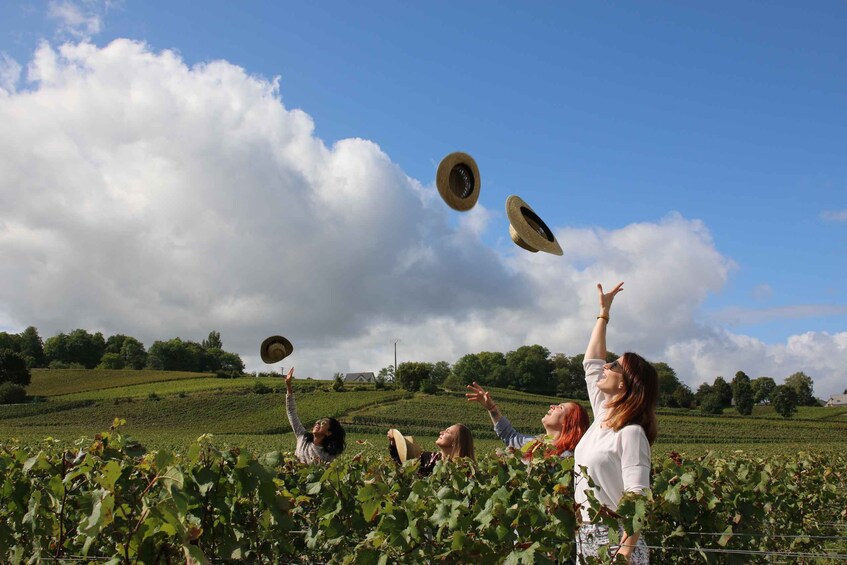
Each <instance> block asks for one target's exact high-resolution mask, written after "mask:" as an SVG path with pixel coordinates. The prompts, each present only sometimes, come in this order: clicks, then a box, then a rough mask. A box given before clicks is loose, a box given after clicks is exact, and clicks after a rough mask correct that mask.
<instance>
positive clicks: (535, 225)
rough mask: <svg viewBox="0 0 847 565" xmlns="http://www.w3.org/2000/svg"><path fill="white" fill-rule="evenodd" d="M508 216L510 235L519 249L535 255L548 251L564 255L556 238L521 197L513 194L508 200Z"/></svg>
mask: <svg viewBox="0 0 847 565" xmlns="http://www.w3.org/2000/svg"><path fill="white" fill-rule="evenodd" d="M506 215H507V216H509V235H511V236H512V241H514V242H515V243H516V244H517V245H518V246H519V247H523V248H524V249H526V250H527V251H531V252H533V253H535V252H537V251H546V252H547V253H552V254H553V255H562V248H561V247H559V242H558V241H556V236H554V235H553V232H552V231H550V228H548V227H547V224H545V223H544V221H543V220H542V219H541V218H539V217H538V214H536V213H535V212H534V211H533V210H532V208H530V207H529V204H527V203H526V202H524V201H523V200H521V198H520V197H519V196H515V195H514V194H513V195H512V196H510V197H509V198H507V199H506Z"/></svg>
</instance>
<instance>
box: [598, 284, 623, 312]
mask: <svg viewBox="0 0 847 565" xmlns="http://www.w3.org/2000/svg"><path fill="white" fill-rule="evenodd" d="M619 292H623V283H622V282H621V283H618V286H616V287H615V288H613V289H612V290H611V291H609V292H606V293H604V292H603V285H602V284H600V283H597V294H599V295H600V311H601V312H603V313H606V314H608V313H609V310H610V309H611V308H612V301H613V300H614V299H615V296H616V295H617V294H618V293H619Z"/></svg>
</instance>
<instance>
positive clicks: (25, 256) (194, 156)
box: [0, 40, 845, 393]
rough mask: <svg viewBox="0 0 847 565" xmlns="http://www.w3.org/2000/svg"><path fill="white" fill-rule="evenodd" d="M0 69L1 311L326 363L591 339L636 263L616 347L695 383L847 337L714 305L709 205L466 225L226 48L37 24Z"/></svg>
mask: <svg viewBox="0 0 847 565" xmlns="http://www.w3.org/2000/svg"><path fill="white" fill-rule="evenodd" d="M3 68H4V69H5V71H4V72H3V73H2V80H0V88H2V90H0V122H2V123H3V124H4V127H3V128H2V129H0V209H2V211H3V212H2V216H0V277H2V280H3V281H4V282H3V285H0V316H2V320H0V325H4V326H7V327H9V328H20V329H22V328H23V327H25V326H27V325H35V326H36V327H38V328H39V330H40V332H41V334H42V336H44V337H47V336H50V335H54V334H55V333H57V332H59V331H69V330H72V329H74V328H77V327H83V328H86V329H89V330H100V331H102V332H104V334H106V335H109V334H111V333H118V332H120V333H126V334H130V335H134V336H136V337H138V338H139V339H141V340H142V341H144V342H145V343H146V344H147V345H148V346H149V345H150V344H151V343H152V341H153V340H155V339H167V338H170V337H174V336H180V337H183V338H186V339H195V340H199V339H202V338H203V337H205V336H206V334H207V333H208V332H209V331H210V330H212V329H215V330H218V331H220V332H221V333H222V336H223V338H224V344H225V346H226V347H227V349H230V350H234V351H237V352H239V353H241V354H242V355H243V356H244V357H245V360H246V361H248V365H249V366H250V367H251V368H260V365H259V364H258V360H257V351H256V349H257V347H258V344H259V343H260V342H261V340H262V339H263V338H264V337H266V336H268V335H271V334H275V333H283V334H285V335H287V336H288V337H289V338H291V339H292V340H293V341H294V343H295V346H296V347H297V351H296V353H295V356H294V357H293V358H292V360H291V362H293V363H296V364H297V366H298V369H299V371H300V373H301V375H303V376H317V377H328V376H330V375H331V374H332V373H333V372H335V371H347V370H378V369H379V368H380V367H382V366H385V365H387V364H389V363H391V362H393V346H392V344H391V341H392V340H393V339H394V338H398V337H399V338H400V339H401V342H400V344H399V345H398V353H399V356H400V360H401V361H402V360H403V359H416V360H440V359H443V360H447V361H450V362H452V361H455V360H456V359H457V358H458V357H459V356H461V355H463V354H465V353H468V352H473V351H481V350H484V349H488V350H499V351H508V350H510V349H514V348H516V347H519V346H520V345H522V344H525V343H540V344H542V345H545V346H546V347H548V348H550V349H551V350H552V351H560V352H564V353H567V354H574V353H578V352H580V351H581V350H582V348H583V347H584V345H585V340H586V338H587V334H588V331H589V329H590V327H591V323H592V322H593V320H594V315H595V312H596V308H597V306H596V291H595V290H594V284H595V283H596V282H597V281H603V282H604V283H607V284H613V283H614V282H616V281H618V280H625V281H626V290H625V292H624V294H623V295H621V298H620V300H619V303H618V304H616V306H615V310H614V313H613V322H612V326H611V328H612V329H611V331H610V347H611V348H613V349H615V350H616V351H623V350H625V349H632V350H637V351H642V352H644V353H645V354H646V355H648V356H651V357H652V358H654V359H660V358H661V359H666V360H667V361H668V362H670V363H671V364H672V365H674V366H676V367H677V368H678V370H679V372H680V376H681V377H683V378H684V379H685V380H688V381H689V382H691V383H692V384H696V383H697V382H700V381H702V380H711V379H713V378H714V376H715V374H726V373H728V372H729V370H732V371H735V370H738V369H739V368H742V369H743V368H744V366H745V365H744V363H745V362H746V361H747V360H748V359H761V358H762V356H764V357H765V358H768V359H771V360H772V361H773V363H774V364H777V363H780V364H782V366H783V367H784V370H783V371H782V372H783V373H785V374H786V375H787V374H790V372H792V370H799V369H804V370H807V371H808V372H810V373H813V374H812V376H813V377H815V378H816V380H817V379H819V378H821V377H824V376H825V375H824V374H825V373H826V372H827V371H829V370H831V369H833V367H829V366H828V365H827V361H825V359H826V358H827V357H829V358H832V357H833V356H834V354H835V353H838V352H841V353H842V358H843V350H844V341H845V338H844V336H843V335H842V334H838V335H835V336H829V335H824V334H806V335H804V336H796V337H794V338H791V340H789V341H788V342H787V343H785V344H781V345H765V344H762V343H759V342H757V341H756V340H753V339H751V338H744V337H743V336H735V335H732V334H729V333H726V332H725V331H723V330H721V329H720V328H719V327H717V326H716V325H715V322H714V321H711V322H710V321H709V320H708V319H707V318H706V319H704V318H703V315H702V305H703V302H704V300H705V298H706V297H707V296H708V295H709V294H710V293H714V292H718V291H720V289H721V288H722V287H723V285H724V284H725V283H726V281H727V279H728V277H729V276H730V274H731V272H732V270H733V268H734V264H733V262H732V261H731V260H730V259H729V258H726V257H724V256H723V255H722V254H721V253H720V252H719V251H718V250H717V249H716V248H715V246H714V243H713V241H712V238H711V235H710V233H709V230H708V228H707V226H705V225H703V224H702V223H701V222H699V221H697V220H692V219H688V218H684V217H682V216H679V215H677V214H674V213H670V214H669V215H668V216H667V217H666V218H663V219H660V220H658V221H655V222H642V223H635V224H632V225H629V226H626V227H624V228H622V229H618V230H605V229H602V228H600V227H597V228H589V229H573V228H567V227H558V228H555V231H556V233H557V237H558V238H559V239H560V241H561V243H562V246H563V248H564V249H565V256H564V258H556V257H552V256H549V255H542V254H539V255H531V254H528V253H526V252H524V251H521V250H519V249H518V248H516V247H512V246H508V247H505V248H499V247H494V248H492V247H491V246H489V245H487V244H485V243H484V241H483V237H484V235H485V234H486V232H487V230H489V229H491V228H490V226H491V225H492V223H494V222H500V223H501V224H502V215H500V214H499V213H495V212H493V211H491V210H488V209H486V208H485V207H484V206H483V204H480V205H478V206H477V208H476V209H475V210H474V211H473V212H472V213H470V214H469V215H465V216H463V217H462V218H461V219H460V221H459V222H458V224H457V225H453V224H451V222H450V218H451V214H452V212H450V211H449V210H448V209H447V208H446V206H444V205H443V203H441V201H440V199H438V197H437V195H436V194H435V190H434V188H433V186H432V185H431V181H430V179H426V180H425V183H424V184H422V183H421V182H420V181H419V180H416V179H413V178H409V177H408V176H407V175H406V174H404V172H403V171H402V170H400V168H399V167H397V165H395V164H394V163H393V162H392V161H391V159H390V157H389V156H388V155H386V154H385V153H384V152H383V151H382V150H381V149H380V148H379V146H378V145H377V144H376V143H374V142H373V141H369V140H364V139H345V140H341V141H338V142H336V143H334V144H332V145H327V144H326V143H325V142H324V141H322V140H321V139H319V138H317V137H316V136H315V133H314V124H313V122H312V119H311V117H310V116H309V115H308V114H307V113H306V112H304V111H302V110H297V109H291V108H287V107H286V106H285V104H284V97H283V96H282V92H283V91H284V85H282V84H280V83H279V82H278V81H269V80H266V79H264V78H262V77H256V76H251V75H250V74H249V73H248V72H247V71H245V70H244V69H242V68H240V67H237V66H234V65H231V64H229V63H227V62H225V61H214V62H208V63H204V64H200V65H195V66H188V65H187V64H186V63H185V62H184V61H182V60H181V58H180V57H179V56H178V55H177V54H175V53H173V52H170V51H162V52H155V51H153V50H151V49H150V48H149V47H148V46H146V45H144V44H142V43H138V42H134V41H129V40H117V41H114V42H112V43H110V44H109V45H106V46H104V47H97V46H95V45H93V44H91V43H88V42H86V41H83V42H80V43H68V44H65V45H62V46H61V47H58V48H55V47H53V46H51V45H49V44H46V43H45V44H42V45H41V46H40V47H39V48H38V49H37V51H36V53H35V54H34V56H33V59H32V61H31V62H30V63H29V65H28V68H27V70H26V73H25V77H26V80H27V81H28V82H26V83H24V84H23V85H21V84H20V83H19V79H18V76H19V74H20V67H19V66H18V64H17V63H16V62H14V61H10V60H5V61H4V65H3ZM483 203H484V198H483ZM498 208H499V207H498ZM725 367H729V369H725ZM795 367H796V369H795ZM745 370H746V369H745ZM815 371H817V372H818V374H814V372H815ZM773 374H775V373H773ZM827 386H830V385H829V384H828V385H827ZM818 392H819V393H821V392H822V391H821V390H820V387H819V389H818ZM839 392H840V391H839Z"/></svg>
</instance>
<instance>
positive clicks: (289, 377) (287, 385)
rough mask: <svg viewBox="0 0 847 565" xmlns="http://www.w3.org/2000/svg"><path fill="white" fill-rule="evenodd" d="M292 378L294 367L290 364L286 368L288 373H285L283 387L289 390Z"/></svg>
mask: <svg viewBox="0 0 847 565" xmlns="http://www.w3.org/2000/svg"><path fill="white" fill-rule="evenodd" d="M293 380H294V367H293V366H292V367H291V368H290V369H288V374H287V375H285V388H287V389H288V392H291V381H293Z"/></svg>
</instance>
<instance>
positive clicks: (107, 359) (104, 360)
mask: <svg viewBox="0 0 847 565" xmlns="http://www.w3.org/2000/svg"><path fill="white" fill-rule="evenodd" d="M97 368H98V369H123V368H124V360H123V359H121V355H120V353H104V354H103V357H101V358H100V364H99V365H97Z"/></svg>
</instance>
